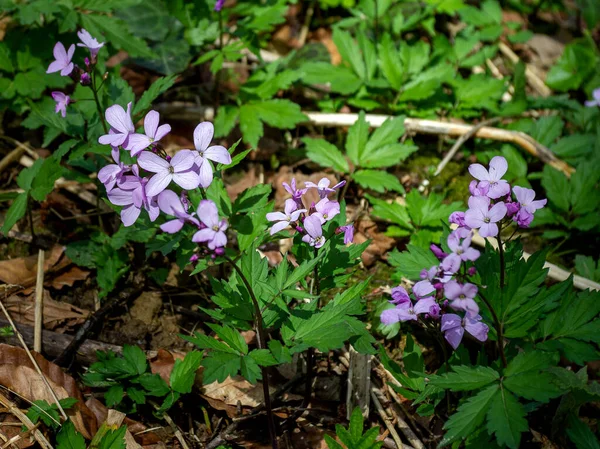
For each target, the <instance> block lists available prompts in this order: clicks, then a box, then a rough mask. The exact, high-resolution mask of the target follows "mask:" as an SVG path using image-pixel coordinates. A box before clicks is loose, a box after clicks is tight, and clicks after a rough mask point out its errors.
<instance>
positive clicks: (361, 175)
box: [352, 170, 404, 193]
mask: <svg viewBox="0 0 600 449" xmlns="http://www.w3.org/2000/svg"><path fill="white" fill-rule="evenodd" d="M352 177H353V179H354V180H355V181H356V182H357V183H359V184H360V185H361V186H362V187H364V188H367V189H373V190H375V191H376V192H379V193H384V192H385V191H386V190H393V191H395V192H400V193H404V187H403V186H402V184H400V181H399V180H398V178H397V177H396V176H394V175H392V174H391V173H388V172H386V171H382V170H358V171H356V172H355V173H354V174H353V175H352Z"/></svg>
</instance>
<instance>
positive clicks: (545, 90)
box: [498, 42, 552, 97]
mask: <svg viewBox="0 0 600 449" xmlns="http://www.w3.org/2000/svg"><path fill="white" fill-rule="evenodd" d="M498 48H499V50H500V52H501V53H502V54H503V55H504V56H506V57H507V58H508V59H510V60H511V62H512V63H513V64H517V63H518V62H519V57H518V56H517V55H516V54H515V52H514V51H512V49H511V48H510V47H509V46H508V45H506V44H505V43H504V42H500V43H499V45H498ZM525 78H527V82H528V83H529V85H530V86H531V87H532V88H533V89H535V90H536V92H537V93H538V94H540V95H541V96H542V97H549V96H550V95H552V90H550V88H549V87H548V86H546V83H544V81H543V80H542V79H541V78H540V77H539V76H538V75H537V74H536V73H535V72H534V71H533V69H532V68H531V66H530V65H529V64H525Z"/></svg>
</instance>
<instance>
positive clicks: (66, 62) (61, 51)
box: [46, 42, 75, 76]
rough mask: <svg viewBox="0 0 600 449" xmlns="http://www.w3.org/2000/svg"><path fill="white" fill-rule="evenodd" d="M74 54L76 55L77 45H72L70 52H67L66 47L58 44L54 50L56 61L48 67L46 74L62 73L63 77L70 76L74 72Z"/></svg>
mask: <svg viewBox="0 0 600 449" xmlns="http://www.w3.org/2000/svg"><path fill="white" fill-rule="evenodd" d="M73 53H75V45H71V46H70V47H69V51H68V52H67V51H66V50H65V46H64V45H63V44H62V43H60V42H57V43H56V45H55V46H54V50H53V51H52V54H53V55H54V59H55V61H52V62H51V63H50V65H49V66H48V70H46V73H54V72H60V74H61V75H62V76H69V75H70V74H71V72H72V71H73V67H74V65H73V63H72V62H71V59H73Z"/></svg>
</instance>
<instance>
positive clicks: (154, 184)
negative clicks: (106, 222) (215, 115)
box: [98, 103, 231, 254]
mask: <svg viewBox="0 0 600 449" xmlns="http://www.w3.org/2000/svg"><path fill="white" fill-rule="evenodd" d="M106 121H107V122H108V124H109V125H110V129H109V131H108V134H105V135H103V136H100V138H99V139H98V142H99V143H101V144H103V145H110V146H111V147H112V151H111V154H112V157H113V160H114V162H115V163H114V164H110V165H107V166H105V167H103V168H102V169H101V170H100V171H99V172H98V179H99V180H100V182H102V183H103V184H104V186H105V187H106V191H107V195H108V199H109V201H110V202H111V203H113V204H114V205H116V206H123V209H122V210H121V220H122V221H123V224H124V225H125V226H131V225H132V224H133V223H135V221H136V220H137V219H138V217H139V216H140V213H141V210H142V209H145V210H146V211H147V212H148V215H149V217H150V220H151V221H154V220H156V218H158V216H159V214H160V212H161V211H162V212H163V213H165V214H166V215H169V216H171V217H174V218H173V219H172V220H170V221H167V222H166V223H164V224H163V225H161V227H160V228H161V229H162V230H163V231H164V232H167V233H170V234H174V233H177V232H179V231H180V230H181V229H182V228H183V225H184V224H185V223H188V224H191V225H193V226H196V227H197V228H198V232H196V233H195V234H194V236H193V238H192V241H194V242H198V243H206V244H207V246H208V248H209V249H210V250H213V251H215V252H216V253H217V254H218V253H219V252H221V251H222V248H223V247H224V246H225V245H226V244H227V237H226V235H225V230H226V229H227V222H226V221H225V220H220V219H219V213H218V211H217V207H216V205H215V204H214V203H213V202H212V201H210V200H202V201H201V202H200V204H199V205H198V207H197V208H196V212H192V213H189V212H188V209H189V202H188V200H187V198H188V195H187V191H188V190H193V189H196V188H198V187H203V188H205V187H208V186H210V184H211V183H212V180H213V168H212V165H211V161H214V162H220V163H223V164H230V163H231V156H230V154H229V152H228V151H227V149H226V148H225V147H223V146H221V145H213V146H211V145H210V143H211V141H212V138H213V134H214V128H213V125H212V123H209V122H203V123H200V124H199V125H198V126H196V129H195V130H194V145H195V147H196V150H185V149H184V150H179V151H178V152H177V153H176V154H175V156H173V157H171V156H169V155H167V154H166V153H165V151H164V150H163V148H162V146H161V145H160V143H159V141H160V140H161V139H162V138H164V137H165V136H166V135H167V134H168V133H169V132H170V131H171V126H170V125H167V124H164V125H160V126H159V123H160V115H159V113H158V112H156V111H150V112H148V114H146V117H145V118H144V132H143V133H136V131H135V126H134V124H133V120H132V119H131V103H129V104H128V105H127V110H125V109H123V107H121V106H119V105H113V106H111V107H109V108H108V109H107V110H106ZM119 148H122V149H123V150H126V151H129V154H130V156H131V157H132V158H134V160H135V163H134V164H132V165H126V164H124V163H123V162H121V161H120V149H119ZM142 171H144V172H145V176H144V173H143V172H142ZM171 184H175V185H176V186H178V187H179V188H180V189H181V194H180V195H178V194H177V193H175V192H174V191H173V190H169V189H168V187H169V186H170V185H171Z"/></svg>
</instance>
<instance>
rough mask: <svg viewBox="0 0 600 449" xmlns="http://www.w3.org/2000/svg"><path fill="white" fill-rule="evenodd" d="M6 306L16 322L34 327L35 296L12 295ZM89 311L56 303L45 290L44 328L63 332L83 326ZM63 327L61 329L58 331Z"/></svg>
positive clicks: (6, 301) (5, 303)
mask: <svg viewBox="0 0 600 449" xmlns="http://www.w3.org/2000/svg"><path fill="white" fill-rule="evenodd" d="M4 305H5V306H6V308H7V309H8V311H9V312H10V314H11V316H12V317H13V319H14V320H15V321H18V322H19V323H23V324H27V325H29V326H34V324H35V321H34V309H35V295H34V294H33V293H32V294H31V295H28V296H19V295H12V296H10V297H9V298H7V299H6V300H5V301H4ZM89 313H90V312H89V311H87V310H83V309H80V308H79V307H75V306H73V305H71V304H67V303H65V302H59V301H55V300H53V299H52V298H51V297H50V292H48V290H44V313H43V318H44V328H45V329H49V330H55V331H58V332H60V331H63V332H64V330H65V328H72V327H74V326H78V325H81V324H83V322H84V321H85V319H86V318H87V316H88V315H89ZM59 327H61V329H57V328H59Z"/></svg>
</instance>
